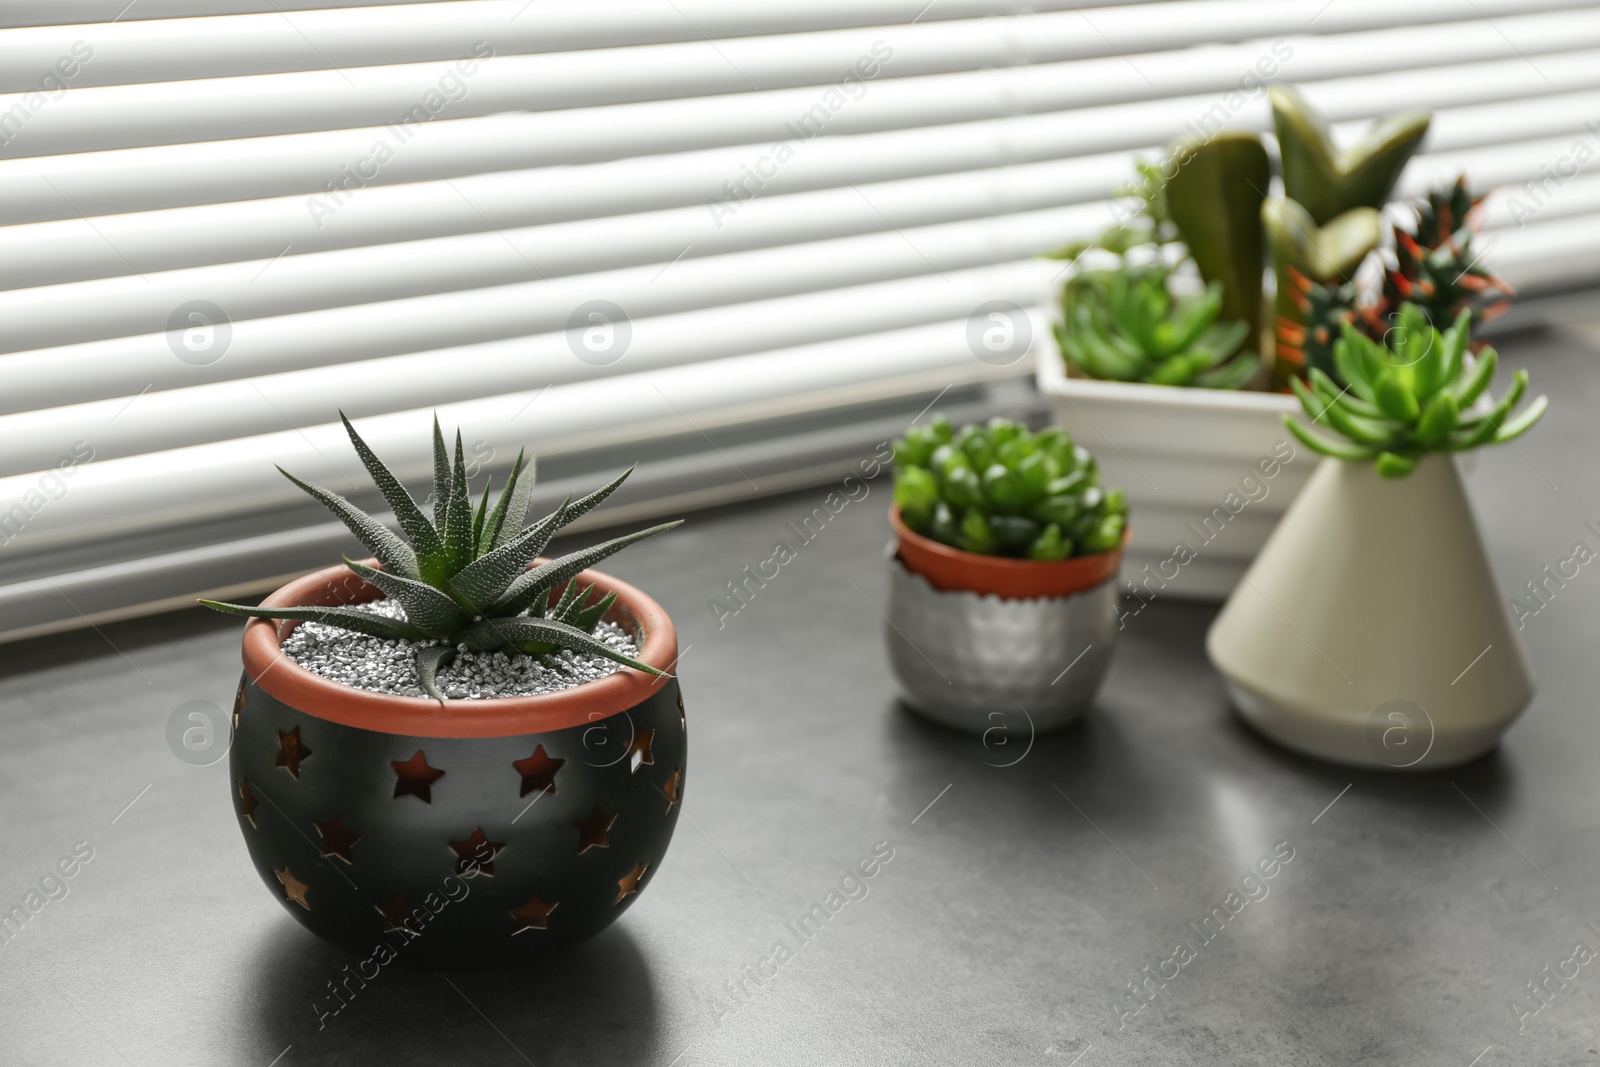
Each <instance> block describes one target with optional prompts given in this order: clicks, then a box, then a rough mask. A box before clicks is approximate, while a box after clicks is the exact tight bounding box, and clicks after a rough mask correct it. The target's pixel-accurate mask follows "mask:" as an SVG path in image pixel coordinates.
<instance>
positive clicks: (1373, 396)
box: [1333, 322, 1378, 404]
mask: <svg viewBox="0 0 1600 1067" xmlns="http://www.w3.org/2000/svg"><path fill="white" fill-rule="evenodd" d="M1341 329H1342V331H1343V332H1342V333H1341V334H1340V336H1339V339H1338V340H1337V341H1335V342H1334V343H1333V365H1334V367H1335V368H1336V369H1337V370H1338V371H1339V377H1341V378H1343V379H1344V380H1345V383H1346V384H1347V385H1348V386H1349V387H1350V391H1351V392H1353V393H1355V394H1356V396H1358V397H1360V398H1361V399H1362V400H1365V401H1367V403H1369V404H1372V403H1376V402H1377V399H1378V394H1377V390H1376V389H1375V387H1374V385H1373V382H1372V380H1371V378H1370V376H1369V368H1368V365H1367V360H1366V346H1367V345H1368V344H1370V342H1369V341H1368V340H1367V339H1366V338H1365V337H1362V336H1361V334H1360V333H1359V332H1357V330H1356V328H1355V327H1354V326H1352V325H1351V324H1350V323H1348V322H1346V323H1344V324H1343V326H1342V327H1341Z"/></svg>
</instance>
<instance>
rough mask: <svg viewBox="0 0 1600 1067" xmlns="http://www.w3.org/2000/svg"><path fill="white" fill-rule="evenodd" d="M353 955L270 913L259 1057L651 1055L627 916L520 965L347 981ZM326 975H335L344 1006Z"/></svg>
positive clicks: (646, 978) (258, 991)
mask: <svg viewBox="0 0 1600 1067" xmlns="http://www.w3.org/2000/svg"><path fill="white" fill-rule="evenodd" d="M357 961H358V957H356V956H353V955H351V954H350V953H348V952H345V951H343V950H341V949H339V948H337V947H335V946H333V945H330V944H327V943H325V942H323V941H321V940H320V939H318V938H316V937H314V936H312V935H311V934H309V933H307V932H306V931H304V930H302V929H300V927H299V926H298V924H296V923H295V922H293V921H292V920H291V919H289V918H288V917H287V916H284V917H283V918H282V919H281V921H280V922H278V923H274V924H273V927H272V929H271V932H270V934H269V936H268V937H267V938H266V939H265V943H264V944H263V945H262V946H261V952H260V955H259V957H257V958H256V961H255V971H254V983H255V988H254V990H252V991H251V996H250V999H251V1002H252V1003H254V1004H255V1005H256V1008H257V1013H258V1025H259V1027H260V1030H261V1032H262V1034H263V1040H265V1041H266V1043H267V1044H268V1045H270V1046H271V1048H272V1051H271V1052H268V1054H267V1057H266V1058H270V1057H271V1056H272V1055H275V1054H276V1053H277V1051H278V1050H280V1049H284V1048H285V1047H286V1046H289V1045H293V1046H294V1051H293V1052H292V1053H290V1055H289V1058H287V1059H286V1060H285V1062H286V1063H295V1064H312V1063H330V1064H339V1065H341V1067H345V1065H349V1067H355V1065H361V1064H382V1065H384V1067H399V1065H402V1064H413V1063H415V1064H439V1063H480V1062H481V1063H515V1062H518V1061H519V1060H528V1061H530V1062H534V1063H537V1064H539V1067H547V1065H556V1067H559V1065H562V1064H593V1063H640V1062H648V1061H649V1060H650V1059H651V1058H652V1057H653V1056H654V1054H655V1052H656V1051H657V1045H658V1043H659V1035H658V1032H657V1030H658V1028H657V1021H656V997H655V991H654V987H653V983H652V980H651V974H650V967H649V964H648V962H647V960H646V958H645V954H644V952H643V951H642V950H641V949H640V947H639V945H638V943H637V942H636V941H635V940H634V938H633V936H632V935H631V934H630V933H629V932H628V930H627V927H626V924H625V923H618V924H616V925H613V926H611V927H610V928H608V929H606V930H604V931H602V932H601V933H600V934H599V935H597V936H596V937H594V938H593V939H591V940H590V941H587V942H585V943H584V944H581V945H578V946H576V947H574V948H571V949H568V950H566V951H564V952H561V953H557V954H553V955H552V956H551V957H550V958H549V959H548V960H547V961H544V962H541V963H538V964H534V965H528V966H521V967H516V968H499V969H484V970H466V971H425V970H419V969H415V968H406V967H403V966H395V965H390V966H386V967H383V968H382V969H381V970H380V971H379V972H378V974H377V975H376V977H374V978H371V979H369V980H367V981H366V984H365V987H364V988H363V987H362V986H360V985H359V984H358V981H359V980H349V981H348V983H347V984H345V983H346V981H347V975H353V974H355V965H356V963H357ZM347 966H348V967H349V968H350V970H349V971H348V972H346V971H345V970H344V968H345V967H347ZM329 983H333V984H334V985H338V986H340V991H341V993H343V994H344V998H345V1000H344V1003H343V1007H342V1008H340V1007H339V1006H340V1003H341V1002H340V1001H339V1000H336V999H335V997H334V994H333V991H332V990H331V989H330V988H329ZM346 989H354V990H355V992H354V994H353V995H352V994H350V993H348V992H345V990H346ZM333 1008H339V1010H338V1011H337V1013H334V1012H332V1011H331V1010H330V1009H333ZM323 1013H327V1014H323ZM263 1062H265V1060H263Z"/></svg>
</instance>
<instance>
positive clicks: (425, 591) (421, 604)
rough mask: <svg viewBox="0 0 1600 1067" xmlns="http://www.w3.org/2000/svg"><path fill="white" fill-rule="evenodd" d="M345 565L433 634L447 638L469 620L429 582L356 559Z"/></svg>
mask: <svg viewBox="0 0 1600 1067" xmlns="http://www.w3.org/2000/svg"><path fill="white" fill-rule="evenodd" d="M344 565H345V566H346V567H349V568H350V569H351V570H352V571H354V572H355V573H356V574H358V575H360V576H361V577H362V578H364V579H366V580H367V581H369V582H371V583H372V584H373V585H375V586H377V587H378V588H379V589H382V590H383V592H384V595H385V596H387V597H388V598H389V599H391V600H393V601H395V602H397V603H398V604H399V605H400V606H401V607H402V608H404V609H405V612H406V621H407V622H409V623H411V625H412V626H415V627H416V628H417V629H418V630H420V631H421V632H422V633H424V634H426V635H427V636H429V637H447V636H449V635H450V634H452V633H454V632H455V631H456V630H457V629H459V628H460V627H461V626H462V624H463V623H465V622H467V620H468V619H469V618H470V615H469V614H468V613H467V612H465V611H463V610H462V609H461V606H460V605H459V604H457V603H456V602H455V601H454V600H451V599H450V598H449V597H448V596H446V595H445V594H444V593H442V592H440V591H439V590H438V589H435V588H434V587H433V586H431V585H429V584H427V583H426V582H420V581H417V580H416V579H414V578H403V577H401V576H400V575H398V574H389V573H387V572H385V571H380V570H377V569H376V568H374V567H369V566H367V565H366V564H365V563H360V562H358V561H356V560H353V559H346V560H345V561H344Z"/></svg>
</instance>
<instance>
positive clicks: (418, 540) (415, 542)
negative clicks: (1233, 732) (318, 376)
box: [339, 411, 444, 574]
mask: <svg viewBox="0 0 1600 1067" xmlns="http://www.w3.org/2000/svg"><path fill="white" fill-rule="evenodd" d="M339 421H340V422H343V423H344V431H345V433H346V434H348V435H349V437H350V444H351V446H352V447H353V448H354V449H355V450H356V455H357V456H359V457H361V465H362V466H363V467H365V468H367V474H368V475H370V476H371V478H372V484H374V485H376V486H377V487H378V492H380V493H382V494H383V499H384V500H385V501H387V502H388V504H389V509H390V510H391V511H393V512H394V517H395V521H397V522H398V523H399V524H400V529H401V530H402V531H403V532H404V533H405V535H406V539H407V540H408V541H410V542H411V548H412V550H413V551H414V552H415V553H416V556H417V567H418V569H419V570H420V571H422V572H423V573H425V574H426V573H428V572H429V571H430V570H431V569H432V568H433V567H435V566H437V563H438V561H439V557H440V555H441V553H442V552H443V550H444V544H443V543H442V542H441V541H440V540H439V532H438V531H437V530H435V529H434V528H433V523H431V522H429V521H428V517H427V516H426V515H424V514H423V513H422V509H421V508H419V507H418V506H417V502H416V501H415V500H413V499H412V497H411V494H410V493H408V492H407V491H406V487H405V486H403V485H401V484H400V479H398V478H396V477H395V476H394V474H393V472H391V471H390V470H389V468H388V467H387V466H385V465H384V462H383V461H382V460H381V459H379V458H378V456H377V453H375V452H373V451H372V449H371V448H370V447H368V445H367V442H366V441H365V440H363V439H362V437H361V435H360V434H359V433H357V432H356V428H355V427H354V426H352V425H351V424H350V420H349V418H347V417H346V416H345V413H344V412H343V411H341V412H339Z"/></svg>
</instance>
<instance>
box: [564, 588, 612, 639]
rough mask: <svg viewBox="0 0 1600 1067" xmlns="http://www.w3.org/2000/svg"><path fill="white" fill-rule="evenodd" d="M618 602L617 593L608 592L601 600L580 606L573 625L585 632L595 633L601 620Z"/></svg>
mask: <svg viewBox="0 0 1600 1067" xmlns="http://www.w3.org/2000/svg"><path fill="white" fill-rule="evenodd" d="M616 602H617V594H615V593H607V594H606V595H605V596H603V597H601V598H600V599H599V600H597V601H595V602H594V603H593V604H590V605H589V606H588V607H586V608H579V609H578V610H577V612H576V613H574V618H573V619H572V620H571V622H572V625H574V626H576V627H577V628H578V629H580V630H582V631H583V632H584V633H590V634H592V633H594V628H595V627H596V626H599V625H600V620H601V619H603V618H605V614H606V612H608V611H610V610H611V605H613V604H615V603H616Z"/></svg>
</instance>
